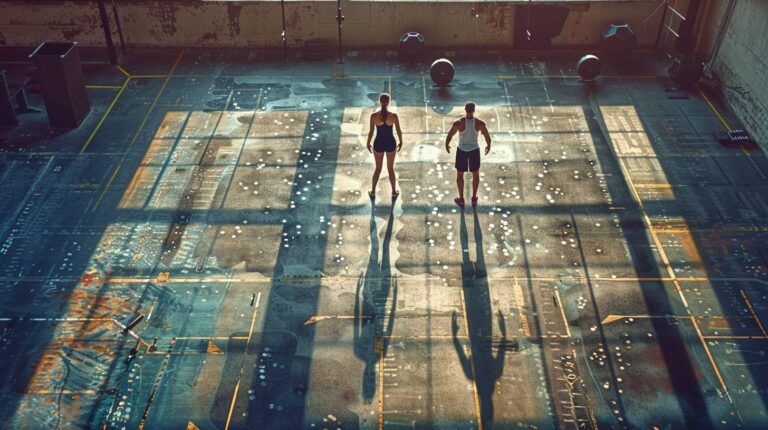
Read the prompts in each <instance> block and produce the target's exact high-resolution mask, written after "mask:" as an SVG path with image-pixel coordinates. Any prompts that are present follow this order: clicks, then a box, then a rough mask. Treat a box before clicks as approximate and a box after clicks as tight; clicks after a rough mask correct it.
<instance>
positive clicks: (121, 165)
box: [91, 162, 123, 212]
mask: <svg viewBox="0 0 768 430" xmlns="http://www.w3.org/2000/svg"><path fill="white" fill-rule="evenodd" d="M121 167H123V163H122V162H120V164H118V165H117V168H115V171H114V172H112V176H111V177H110V178H109V181H107V185H105V186H104V189H103V190H101V194H99V198H98V199H97V200H96V203H95V204H94V205H93V208H91V212H96V208H98V207H99V205H100V204H101V200H102V199H104V196H105V195H106V194H107V190H108V189H109V187H110V186H112V182H113V181H114V180H115V177H116V176H117V172H119V171H120V168H121Z"/></svg>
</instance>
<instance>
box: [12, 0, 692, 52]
mask: <svg viewBox="0 0 768 430" xmlns="http://www.w3.org/2000/svg"><path fill="white" fill-rule="evenodd" d="M677 1H678V4H679V7H680V8H683V9H684V7H685V6H684V5H687V2H688V0H677ZM116 2H117V5H118V10H119V14H120V18H121V23H122V27H123V32H124V35H125V40H126V44H128V45H129V46H136V47H144V46H157V47H190V46H211V47H278V46H281V39H280V32H281V31H282V26H281V19H280V2H279V1H247V2H231V1H227V2H205V1H202V0H155V1H150V0H116ZM107 3H108V4H110V3H111V0H107ZM534 4H535V2H534ZM547 4H548V5H553V4H556V3H547ZM658 4H659V3H658V1H656V0H651V1H649V0H635V1H633V0H629V1H627V0H624V1H596V2H589V1H585V2H577V3H574V2H573V1H570V2H561V3H560V4H559V6H561V7H562V8H565V9H566V10H565V12H566V18H565V22H564V25H563V26H562V28H561V29H556V30H559V33H557V32H556V33H555V34H556V36H554V37H553V38H552V39H551V44H552V46H554V47H563V48H568V47H573V46H583V45H594V44H596V43H597V42H598V40H599V35H600V33H601V32H602V31H603V30H604V29H605V28H606V26H607V25H608V24H611V23H623V22H628V23H629V24H630V25H631V26H632V27H633V28H636V26H637V25H639V24H640V23H641V22H643V21H645V23H644V24H643V26H642V27H640V28H637V32H638V36H639V42H640V45H641V46H652V45H653V44H654V42H655V40H656V35H657V31H658V28H659V24H660V22H661V13H657V14H655V15H654V16H653V17H651V18H650V19H648V20H646V18H647V17H648V16H649V15H650V14H651V13H652V12H653V11H654V10H655V9H656V8H657V6H658ZM342 7H343V14H344V15H345V16H346V20H345V21H344V29H343V37H344V42H343V43H344V46H345V47H347V48H366V47H374V48H394V47H395V46H396V43H397V40H398V38H399V36H400V35H401V34H403V33H404V32H405V31H419V32H421V33H423V34H424V35H425V36H426V37H427V40H428V43H429V44H430V46H433V47H444V48H462V47H473V46H474V47H494V48H508V47H510V46H513V44H514V42H515V37H514V34H515V23H518V25H519V24H520V23H523V22H525V23H526V25H530V26H531V28H532V30H533V31H534V33H535V32H536V30H537V28H538V27H537V26H540V25H542V26H547V25H548V24H549V23H548V22H547V20H546V19H541V18H537V14H536V13H535V12H534V13H533V14H531V16H530V19H529V17H528V15H527V10H526V9H524V8H525V7H526V6H525V5H523V4H515V3H513V2H485V1H479V2H469V1H467V2H461V1H451V2H438V1H418V2H411V1H397V0H395V1H372V2H369V1H344V2H343V3H342ZM0 9H1V10H2V13H1V14H0V47H1V46H9V47H18V46H34V45H36V44H38V43H39V42H41V41H43V40H48V41H51V40H55V41H64V40H66V41H69V40H73V41H78V42H79V43H80V45H81V46H84V47H96V46H103V44H104V36H103V32H102V29H101V23H100V20H99V15H98V11H97V6H96V2H95V0H80V1H75V0H73V1H48V0H24V1H21V0H0ZM516 13H517V14H518V16H517V19H516ZM523 13H525V14H526V15H525V16H522V15H520V14H523ZM539 16H541V14H539ZM335 18H336V2H335V1H288V2H286V22H287V36H288V44H289V46H292V47H300V46H302V45H303V42H304V40H307V39H313V38H327V39H332V40H336V38H337V27H336V20H335ZM518 30H519V29H518Z"/></svg>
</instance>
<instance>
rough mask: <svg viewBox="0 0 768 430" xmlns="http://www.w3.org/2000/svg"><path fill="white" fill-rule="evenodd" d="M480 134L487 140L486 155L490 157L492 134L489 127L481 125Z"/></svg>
mask: <svg viewBox="0 0 768 430" xmlns="http://www.w3.org/2000/svg"><path fill="white" fill-rule="evenodd" d="M480 133H482V134H483V137H484V138H485V155H488V153H489V152H491V134H490V133H489V132H488V127H486V126H485V123H484V122H483V123H480Z"/></svg>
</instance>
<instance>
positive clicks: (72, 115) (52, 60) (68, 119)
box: [29, 42, 91, 128]
mask: <svg viewBox="0 0 768 430" xmlns="http://www.w3.org/2000/svg"><path fill="white" fill-rule="evenodd" d="M29 58H31V59H32V61H33V62H34V63H35V66H36V67H37V79H38V80H39V81H40V84H41V85H42V87H43V100H45V107H46V110H47V111H48V121H49V122H50V124H51V127H61V128H71V127H77V126H79V125H80V123H81V122H82V121H83V119H84V118H85V117H86V115H88V113H89V112H90V111H91V105H90V103H89V102H88V93H87V92H86V89H85V80H84V78H83V69H82V67H81V65H80V55H79V53H78V51H77V43H50V42H43V43H42V44H40V46H38V47H37V49H36V50H35V51H34V52H33V53H32V54H30V55H29Z"/></svg>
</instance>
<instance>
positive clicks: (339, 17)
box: [336, 0, 344, 64]
mask: <svg viewBox="0 0 768 430" xmlns="http://www.w3.org/2000/svg"><path fill="white" fill-rule="evenodd" d="M336 22H338V23H339V64H341V63H343V62H344V55H343V54H342V48H341V25H342V24H341V23H342V22H344V15H342V14H341V0H336Z"/></svg>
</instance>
